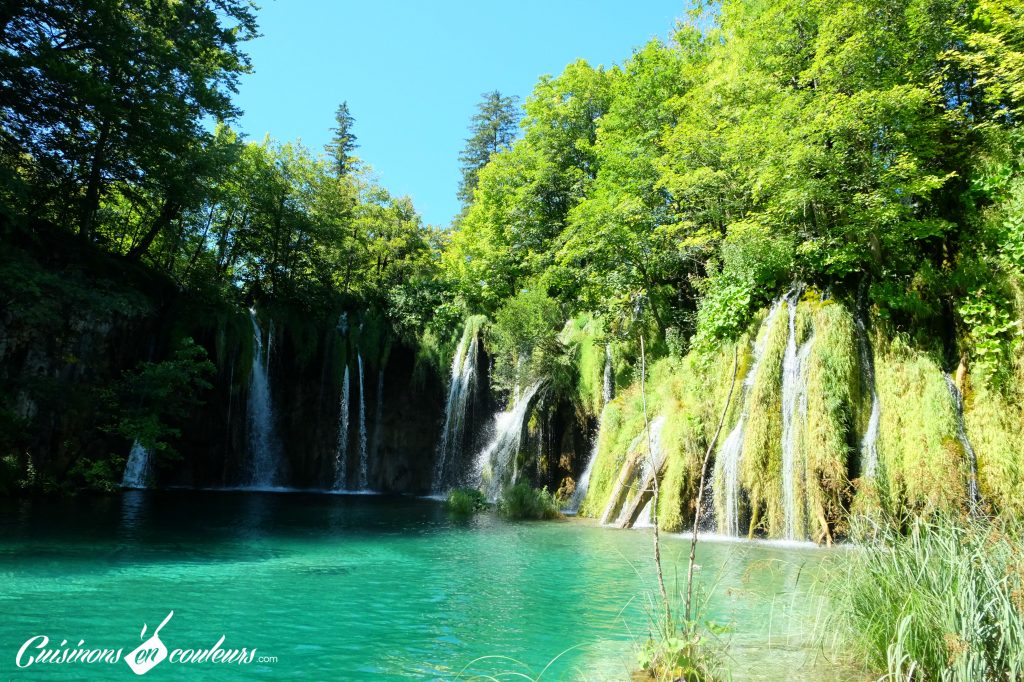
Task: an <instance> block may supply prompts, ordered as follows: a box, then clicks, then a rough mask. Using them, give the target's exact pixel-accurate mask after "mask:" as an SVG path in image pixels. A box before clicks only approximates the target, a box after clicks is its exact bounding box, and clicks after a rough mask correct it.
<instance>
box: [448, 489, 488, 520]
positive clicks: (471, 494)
mask: <svg viewBox="0 0 1024 682" xmlns="http://www.w3.org/2000/svg"><path fill="white" fill-rule="evenodd" d="M447 505H448V511H450V512H451V513H452V514H455V515H456V516H472V515H473V514H475V513H477V512H479V511H483V510H484V509H486V508H487V500H486V499H485V498H484V494H483V493H482V492H480V491H479V490H477V489H476V488H456V489H455V490H453V491H451V492H450V493H448V502H447Z"/></svg>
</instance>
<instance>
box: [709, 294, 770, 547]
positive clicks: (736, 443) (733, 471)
mask: <svg viewBox="0 0 1024 682" xmlns="http://www.w3.org/2000/svg"><path fill="white" fill-rule="evenodd" d="M781 307H782V299H781V298H780V299H779V300H777V301H776V302H775V303H774V304H773V305H772V307H771V308H770V309H769V310H768V315H767V316H766V317H765V318H764V322H762V323H761V329H760V331H759V332H758V337H757V338H756V339H755V340H754V349H753V359H752V361H751V363H750V369H749V370H747V375H746V376H745V377H744V378H743V387H742V389H741V391H742V394H741V397H740V400H741V401H742V410H741V412H740V418H739V419H738V420H737V421H736V426H734V427H733V429H732V431H730V432H729V435H728V436H727V437H726V439H725V440H724V441H722V446H721V450H720V451H719V453H718V460H719V462H720V464H719V466H720V468H721V476H722V487H723V488H724V490H723V491H722V492H723V496H722V497H723V499H724V502H723V507H724V509H723V511H724V514H723V515H722V521H721V523H720V524H719V525H720V526H721V531H722V532H723V533H725V534H726V535H739V534H740V513H739V490H740V459H741V457H742V455H743V433H744V428H745V427H746V423H747V416H748V412H749V410H750V404H749V402H750V390H751V388H752V387H753V385H754V381H755V380H756V379H757V368H758V366H759V365H760V363H761V356H762V355H764V351H765V347H766V346H767V345H768V337H769V336H770V335H771V331H772V325H773V324H774V322H775V318H776V317H777V316H778V313H779V309H780V308H781Z"/></svg>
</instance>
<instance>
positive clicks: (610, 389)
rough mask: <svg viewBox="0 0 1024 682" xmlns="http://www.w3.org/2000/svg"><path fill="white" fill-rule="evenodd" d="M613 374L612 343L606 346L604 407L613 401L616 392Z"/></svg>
mask: <svg viewBox="0 0 1024 682" xmlns="http://www.w3.org/2000/svg"><path fill="white" fill-rule="evenodd" d="M612 372H613V367H612V345H611V344H610V343H606V344H605V346H604V387H603V388H604V390H603V392H602V395H601V397H602V399H603V400H604V402H603V403H602V405H607V404H608V403H609V402H610V401H611V399H612V397H613V394H614V391H615V384H614V382H613V380H612Z"/></svg>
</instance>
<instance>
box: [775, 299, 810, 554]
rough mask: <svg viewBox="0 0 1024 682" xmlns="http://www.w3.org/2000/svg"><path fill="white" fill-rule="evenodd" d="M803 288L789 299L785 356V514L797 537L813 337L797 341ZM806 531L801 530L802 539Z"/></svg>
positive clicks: (788, 532)
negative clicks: (801, 433)
mask: <svg viewBox="0 0 1024 682" xmlns="http://www.w3.org/2000/svg"><path fill="white" fill-rule="evenodd" d="M799 301H800V291H799V290H797V291H795V292H793V294H792V296H791V297H790V298H789V299H787V303H788V307H789V338H788V340H787V341H786V354H785V356H784V357H783V360H782V502H783V512H784V514H785V538H786V539H787V540H795V539H797V537H796V536H797V532H798V529H797V527H796V505H797V499H796V481H797V461H796V459H797V439H796V436H797V429H796V425H797V420H798V419H799V418H800V417H801V416H803V415H806V414H807V382H806V377H805V376H804V367H805V365H806V360H807V355H808V354H809V353H810V349H811V342H812V341H813V340H814V339H813V337H812V338H809V339H807V341H805V342H804V343H803V345H801V346H800V347H799V348H797V345H796V312H797V304H798V303H799ZM803 535H804V533H803V531H802V530H801V531H800V536H801V539H802V538H803Z"/></svg>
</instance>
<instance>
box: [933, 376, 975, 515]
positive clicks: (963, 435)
mask: <svg viewBox="0 0 1024 682" xmlns="http://www.w3.org/2000/svg"><path fill="white" fill-rule="evenodd" d="M942 377H943V378H944V379H945V380H946V387H947V388H948V389H949V395H950V397H951V398H952V399H953V407H954V408H955V409H956V436H957V438H958V439H960V444H961V445H962V446H963V448H964V454H965V455H967V463H968V465H969V466H970V468H971V471H970V478H968V479H967V501H968V503H969V504H970V505H971V509H972V510H973V509H975V508H976V507H977V506H978V505H979V504H980V503H981V492H980V491H979V490H978V456H977V455H976V454H975V452H974V448H973V447H972V446H971V441H970V440H969V439H968V438H967V429H966V427H965V426H964V399H963V396H962V395H960V389H958V388H957V387H956V382H955V381H953V377H951V376H950V375H948V374H945V373H943V375H942Z"/></svg>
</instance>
